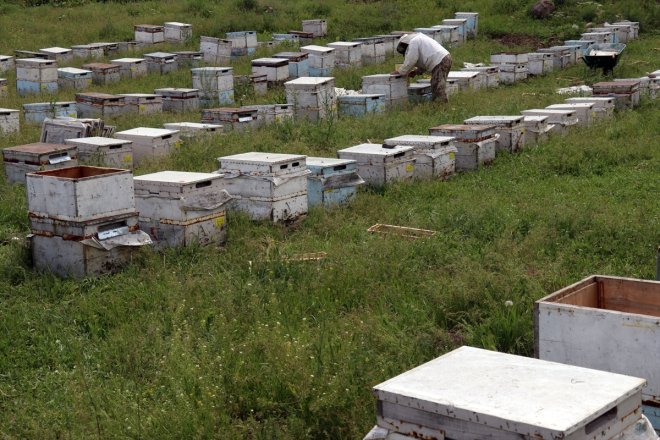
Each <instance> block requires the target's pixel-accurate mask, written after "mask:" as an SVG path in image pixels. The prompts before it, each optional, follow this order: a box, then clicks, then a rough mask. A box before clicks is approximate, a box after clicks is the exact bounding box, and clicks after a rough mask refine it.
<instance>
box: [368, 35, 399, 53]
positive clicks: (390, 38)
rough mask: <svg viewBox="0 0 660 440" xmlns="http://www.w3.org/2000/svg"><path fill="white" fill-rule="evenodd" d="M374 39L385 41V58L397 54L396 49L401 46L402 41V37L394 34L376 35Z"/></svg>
mask: <svg viewBox="0 0 660 440" xmlns="http://www.w3.org/2000/svg"><path fill="white" fill-rule="evenodd" d="M374 37H376V38H382V39H383V45H384V47H385V56H387V55H391V54H393V53H394V52H396V47H397V46H398V45H399V40H400V39H401V37H400V36H398V35H393V34H383V35H374Z"/></svg>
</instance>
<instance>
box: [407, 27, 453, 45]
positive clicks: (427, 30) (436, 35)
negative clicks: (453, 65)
mask: <svg viewBox="0 0 660 440" xmlns="http://www.w3.org/2000/svg"><path fill="white" fill-rule="evenodd" d="M414 31H415V32H417V33H420V34H424V35H426V36H427V37H429V38H431V39H432V40H435V41H437V42H438V43H440V44H442V43H444V42H445V33H444V31H443V30H442V29H438V28H434V27H418V28H415V29H414Z"/></svg>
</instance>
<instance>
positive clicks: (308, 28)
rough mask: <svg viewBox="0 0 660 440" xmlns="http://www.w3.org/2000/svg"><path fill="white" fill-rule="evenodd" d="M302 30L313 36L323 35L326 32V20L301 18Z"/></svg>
mask: <svg viewBox="0 0 660 440" xmlns="http://www.w3.org/2000/svg"><path fill="white" fill-rule="evenodd" d="M302 30H303V32H311V33H312V34H313V35H314V37H315V38H317V37H325V36H326V35H327V34H328V21H327V20H321V19H316V20H303V21H302Z"/></svg>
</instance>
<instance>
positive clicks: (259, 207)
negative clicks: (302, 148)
mask: <svg viewBox="0 0 660 440" xmlns="http://www.w3.org/2000/svg"><path fill="white" fill-rule="evenodd" d="M305 159H306V157H305V156H302V155H297V154H276V153H256V152H251V153H242V154H236V155H233V156H225V157H219V158H218V162H219V164H220V169H219V170H218V172H219V173H227V174H228V176H227V179H226V183H227V186H226V189H227V191H228V192H229V193H230V194H231V195H233V196H235V197H238V196H240V199H238V200H237V201H236V203H235V204H234V205H233V206H234V207H235V209H238V210H239V211H243V212H246V213H247V214H248V215H249V216H250V217H251V218H252V219H253V220H270V221H272V222H289V221H294V220H296V219H298V218H300V217H301V216H304V215H306V214H307V176H308V175H309V174H310V171H309V170H308V169H307V165H306V162H305Z"/></svg>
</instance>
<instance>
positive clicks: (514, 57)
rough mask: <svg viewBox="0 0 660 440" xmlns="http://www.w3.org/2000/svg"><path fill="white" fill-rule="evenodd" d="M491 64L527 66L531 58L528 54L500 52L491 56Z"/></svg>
mask: <svg viewBox="0 0 660 440" xmlns="http://www.w3.org/2000/svg"><path fill="white" fill-rule="evenodd" d="M490 62H491V63H493V64H526V63H528V62H529V57H528V55H527V54H526V53H516V52H499V53H494V54H492V55H491V56H490Z"/></svg>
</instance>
